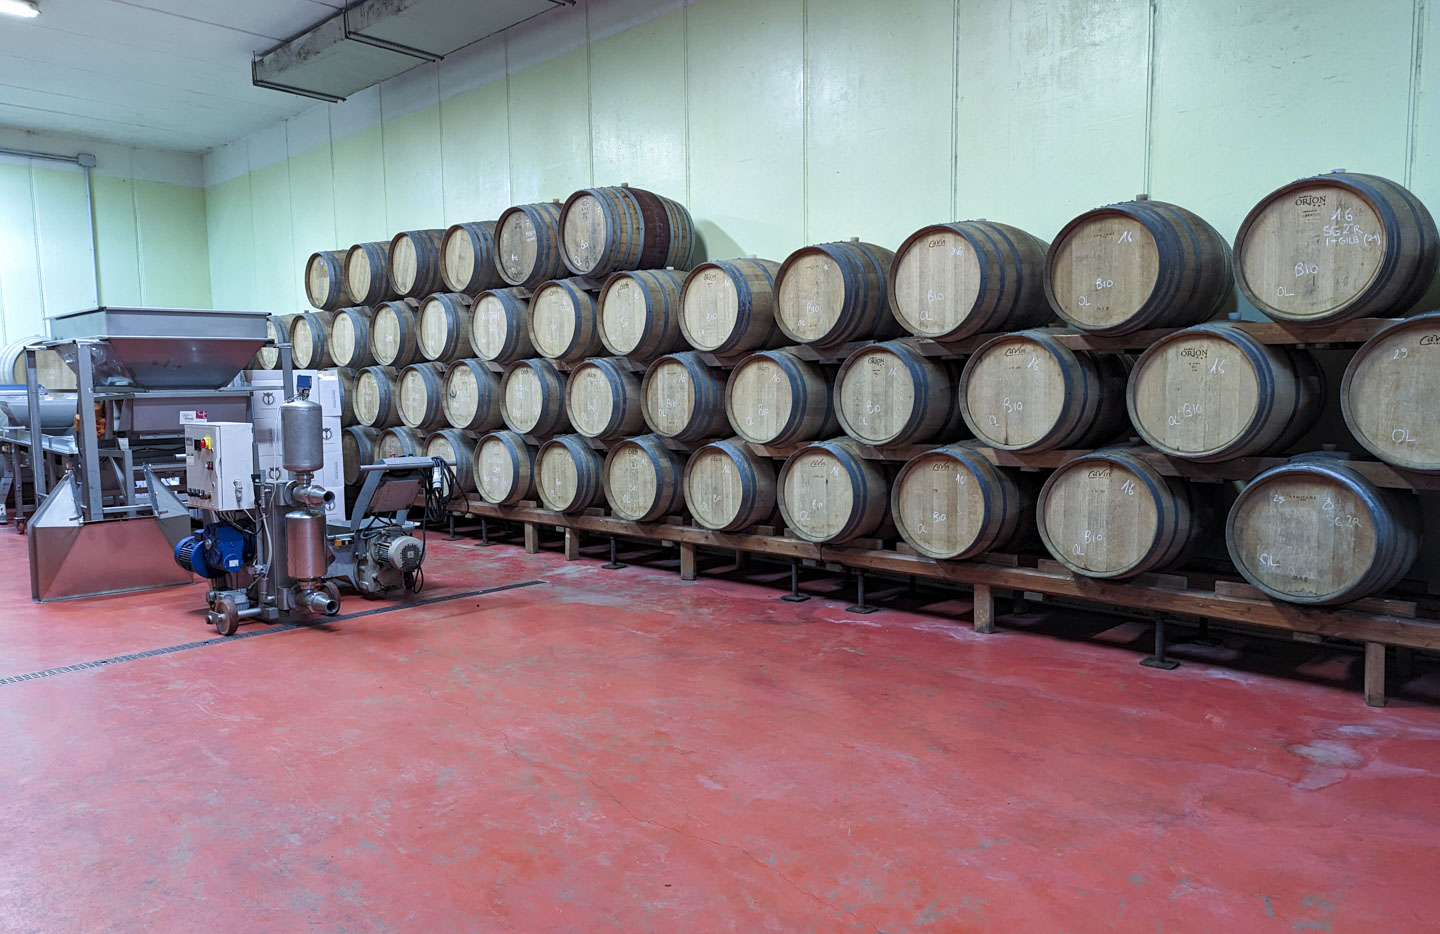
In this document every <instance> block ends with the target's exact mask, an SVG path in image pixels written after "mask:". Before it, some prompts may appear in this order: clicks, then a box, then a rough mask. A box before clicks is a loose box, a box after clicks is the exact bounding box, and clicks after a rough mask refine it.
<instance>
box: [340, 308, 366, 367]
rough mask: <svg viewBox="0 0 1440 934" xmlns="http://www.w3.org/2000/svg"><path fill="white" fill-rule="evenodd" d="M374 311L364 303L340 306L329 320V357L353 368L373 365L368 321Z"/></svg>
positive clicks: (341, 364)
mask: <svg viewBox="0 0 1440 934" xmlns="http://www.w3.org/2000/svg"><path fill="white" fill-rule="evenodd" d="M374 317H375V311H374V309H371V308H366V307H365V306H364V305H355V306H352V307H350V308H341V309H340V310H339V311H337V312H335V317H334V319H333V320H332V321H331V322H330V359H331V360H333V361H335V365H336V366H344V367H350V368H351V369H353V370H359V369H363V368H364V367H367V366H374V365H375V354H374V353H373V352H372V351H371V350H370V321H371V320H372V319H373V318H374Z"/></svg>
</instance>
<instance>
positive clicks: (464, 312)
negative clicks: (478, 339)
mask: <svg viewBox="0 0 1440 934" xmlns="http://www.w3.org/2000/svg"><path fill="white" fill-rule="evenodd" d="M416 315H417V318H418V320H417V324H418V325H419V331H420V334H419V340H420V353H422V354H423V355H424V356H425V359H426V360H435V361H438V362H440V363H453V362H455V361H456V360H459V359H462V358H464V357H468V356H470V299H469V298H468V297H467V296H465V295H462V294H460V293H459V292H436V293H435V294H434V295H429V296H426V298H425V300H424V301H422V302H421V303H420V310H419V311H418V312H416Z"/></svg>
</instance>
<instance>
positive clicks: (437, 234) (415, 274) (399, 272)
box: [390, 230, 445, 299]
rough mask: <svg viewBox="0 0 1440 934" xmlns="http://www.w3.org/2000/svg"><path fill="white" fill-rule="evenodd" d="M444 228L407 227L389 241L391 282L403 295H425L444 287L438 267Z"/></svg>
mask: <svg viewBox="0 0 1440 934" xmlns="http://www.w3.org/2000/svg"><path fill="white" fill-rule="evenodd" d="M444 237H445V231H443V230H406V231H404V232H402V233H398V234H396V235H395V236H394V238H392V239H391V241H390V284H391V285H392V286H393V287H394V289H395V291H396V293H397V294H399V295H400V296H401V297H402V298H415V299H420V298H424V297H425V296H426V295H429V294H431V293H432V292H438V291H440V290H441V289H443V288H444V287H445V277H444V275H442V273H441V269H440V263H441V260H440V241H441V240H442V239H443V238H444Z"/></svg>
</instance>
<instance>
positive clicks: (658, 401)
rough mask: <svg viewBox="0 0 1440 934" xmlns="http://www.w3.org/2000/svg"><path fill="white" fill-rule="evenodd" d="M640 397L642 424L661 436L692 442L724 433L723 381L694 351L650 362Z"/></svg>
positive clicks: (725, 425)
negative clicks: (643, 421) (642, 413)
mask: <svg viewBox="0 0 1440 934" xmlns="http://www.w3.org/2000/svg"><path fill="white" fill-rule="evenodd" d="M640 398H641V404H642V405H643V407H644V412H645V423H646V424H647V425H649V426H650V430H651V431H653V432H655V433H656V434H658V435H660V436H661V437H665V438H673V439H675V440H676V441H685V442H691V441H704V440H706V439H708V438H714V437H717V436H719V435H721V434H723V433H725V429H726V427H727V424H728V421H727V419H726V417H725V380H724V379H723V378H722V377H721V375H720V374H719V373H717V372H716V371H714V370H711V369H710V368H709V367H707V366H706V365H705V363H704V361H702V360H701V359H700V354H699V353H697V352H695V351H693V350H688V351H685V352H684V353H676V354H669V355H668V356H664V357H661V358H660V359H659V360H656V361H655V362H654V363H652V364H650V368H649V369H648V370H646V371H645V379H644V381H643V382H642V383H641V384H640Z"/></svg>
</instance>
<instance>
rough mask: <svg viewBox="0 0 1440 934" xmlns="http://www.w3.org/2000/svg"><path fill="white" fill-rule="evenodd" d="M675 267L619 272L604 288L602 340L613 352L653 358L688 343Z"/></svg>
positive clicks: (681, 280)
mask: <svg viewBox="0 0 1440 934" xmlns="http://www.w3.org/2000/svg"><path fill="white" fill-rule="evenodd" d="M684 282H685V273H683V272H676V271H675V270H673V269H639V270H631V271H628V272H617V273H615V274H614V275H612V276H611V277H610V278H609V279H606V280H605V287H604V288H602V289H601V290H600V299H599V314H600V341H601V343H603V344H604V345H605V348H606V349H607V350H609V351H610V352H611V353H613V354H616V355H618V356H621V357H630V358H631V359H632V360H639V361H646V360H653V359H655V358H656V357H659V356H661V355H663V354H667V353H671V352H673V351H676V350H681V349H684V348H685V347H686V344H685V338H684V337H683V336H682V335H681V334H680V286H681V285H683V284H684Z"/></svg>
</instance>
